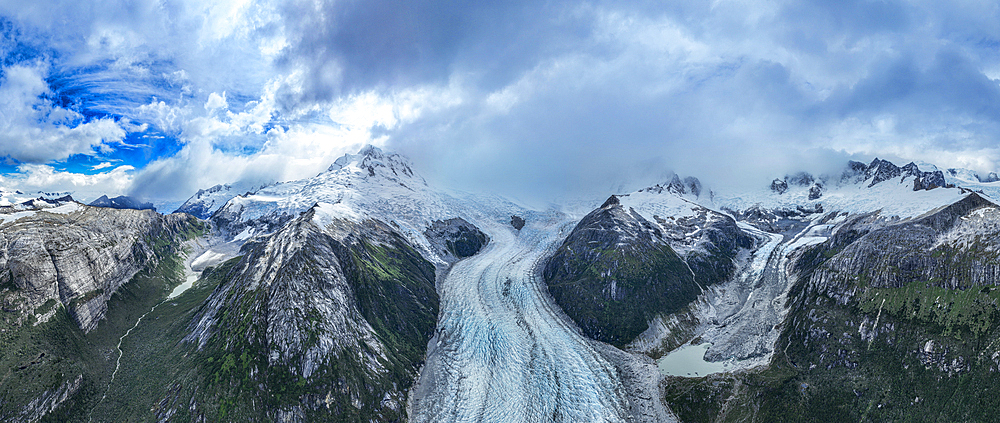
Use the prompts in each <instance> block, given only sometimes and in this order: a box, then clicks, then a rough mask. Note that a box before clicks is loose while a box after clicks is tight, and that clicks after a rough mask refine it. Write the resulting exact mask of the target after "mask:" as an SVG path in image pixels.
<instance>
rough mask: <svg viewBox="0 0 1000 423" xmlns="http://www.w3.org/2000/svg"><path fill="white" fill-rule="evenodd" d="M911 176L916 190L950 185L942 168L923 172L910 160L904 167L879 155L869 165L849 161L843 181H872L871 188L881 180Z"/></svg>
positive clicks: (869, 185)
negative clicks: (880, 157) (882, 158)
mask: <svg viewBox="0 0 1000 423" xmlns="http://www.w3.org/2000/svg"><path fill="white" fill-rule="evenodd" d="M910 176H912V177H913V178H914V183H913V190H914V191H921V190H931V189H934V188H938V187H948V184H947V183H946V182H945V179H944V173H943V172H941V171H940V170H935V171H932V172H921V171H920V169H919V168H918V167H917V165H916V164H915V163H913V162H910V163H909V164H907V165H905V166H903V167H898V166H896V165H894V164H892V162H889V161H888V160H881V159H879V158H877V157H876V158H875V160H872V162H871V163H870V164H868V165H867V166H866V165H865V164H864V163H860V162H855V161H850V162H848V168H847V170H845V171H844V174H843V176H841V181H842V182H861V181H870V182H869V184H868V187H869V188H870V187H873V186H875V185H876V184H879V183H881V182H885V181H888V180H891V179H895V178H905V177H910Z"/></svg>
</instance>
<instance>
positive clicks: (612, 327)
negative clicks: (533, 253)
mask: <svg viewBox="0 0 1000 423" xmlns="http://www.w3.org/2000/svg"><path fill="white" fill-rule="evenodd" d="M543 276H544V279H545V282H546V284H547V285H548V287H549V293H551V294H552V297H553V299H555V301H556V303H557V304H559V305H560V306H561V307H562V308H563V310H564V311H566V314H568V315H569V316H570V318H572V319H573V320H574V321H575V322H576V323H577V324H578V325H579V326H580V328H581V329H582V330H583V332H584V334H586V335H587V336H589V337H592V338H594V339H597V340H600V341H604V342H608V343H610V344H613V345H618V346H621V345H624V344H627V343H628V342H629V341H631V340H632V339H634V338H635V337H636V336H637V335H639V334H640V333H642V332H643V331H645V330H646V329H647V327H648V322H649V321H650V320H652V319H653V318H654V317H656V316H657V315H659V314H661V313H671V312H674V311H676V310H678V309H680V308H681V307H683V306H685V305H686V304H688V303H689V302H691V301H692V300H694V298H695V297H697V295H698V294H699V293H700V292H701V289H700V288H699V286H698V284H697V283H696V282H695V280H694V276H693V275H692V273H691V270H690V269H689V268H688V267H687V265H686V264H685V263H684V261H683V260H681V258H680V257H679V256H678V255H677V253H675V252H674V250H673V249H672V248H670V245H669V244H668V243H667V241H666V240H665V239H664V236H663V233H662V232H661V231H660V229H659V228H657V227H656V226H655V225H654V224H652V223H651V222H649V221H648V220H646V219H644V218H643V217H642V216H640V215H639V214H638V213H636V212H635V211H634V210H631V211H626V210H625V209H624V208H623V207H622V206H621V204H620V203H619V200H618V199H617V198H616V197H614V196H612V197H611V198H609V199H608V201H606V202H605V203H604V204H603V205H602V206H601V208H599V209H597V210H594V211H593V212H591V213H590V214H588V215H587V216H586V217H584V218H583V219H582V220H581V221H580V223H579V224H578V225H577V226H576V228H574V229H573V231H572V232H571V233H570V235H569V236H568V237H567V238H566V241H565V242H564V243H563V245H562V246H561V247H559V249H558V250H557V251H556V252H555V254H554V255H553V256H552V257H551V258H550V259H549V261H548V263H547V264H546V265H545V269H544V272H543Z"/></svg>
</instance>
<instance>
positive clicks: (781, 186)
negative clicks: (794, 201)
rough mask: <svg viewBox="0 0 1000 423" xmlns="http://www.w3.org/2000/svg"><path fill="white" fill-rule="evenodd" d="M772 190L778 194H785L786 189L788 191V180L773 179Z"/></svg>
mask: <svg viewBox="0 0 1000 423" xmlns="http://www.w3.org/2000/svg"><path fill="white" fill-rule="evenodd" d="M771 191H774V192H776V193H778V194H784V193H785V191H788V182H785V181H782V180H781V179H775V180H773V181H771Z"/></svg>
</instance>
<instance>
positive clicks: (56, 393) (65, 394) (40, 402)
mask: <svg viewBox="0 0 1000 423" xmlns="http://www.w3.org/2000/svg"><path fill="white" fill-rule="evenodd" d="M82 381H83V375H78V376H77V377H76V378H74V379H73V380H72V381H69V380H67V381H65V382H63V383H62V384H60V385H59V387H58V388H56V389H52V390H48V391H45V392H43V393H42V394H41V395H40V396H38V397H37V398H35V399H34V400H33V401H31V402H30V403H29V404H28V405H26V406H25V407H24V408H23V409H22V410H21V414H20V415H18V416H17V417H15V418H13V419H12V420H10V421H11V422H16V423H30V422H36V421H38V420H40V419H41V418H42V417H45V415H46V414H49V413H51V412H52V411H54V410H55V409H56V407H59V406H60V405H61V404H62V403H64V402H66V400H67V399H69V398H70V397H71V396H73V395H74V394H76V393H77V391H79V390H80V382H82Z"/></svg>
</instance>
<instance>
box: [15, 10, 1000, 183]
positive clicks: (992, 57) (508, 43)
mask: <svg viewBox="0 0 1000 423" xmlns="http://www.w3.org/2000/svg"><path fill="white" fill-rule="evenodd" d="M0 16H3V17H6V19H8V20H9V22H11V24H10V25H8V26H7V27H8V29H9V28H14V29H11V30H8V31H7V33H8V35H7V38H6V40H7V41H10V42H7V43H6V44H4V43H2V42H0V52H3V54H5V55H6V60H7V61H5V62H3V70H2V71H3V78H4V83H3V84H2V85H0V102H3V103H2V104H3V109H0V110H3V111H4V112H5V113H6V114H4V115H3V116H2V117H0V128H2V129H5V131H4V133H3V134H0V150H2V151H0V154H7V155H10V156H11V157H14V158H15V159H18V160H21V161H29V162H33V163H47V162H48V161H51V160H60V159H64V158H65V157H68V156H69V155H72V154H91V155H98V156H99V155H101V154H106V152H107V151H108V150H109V149H111V150H114V149H116V148H120V146H119V144H118V143H120V142H122V140H123V139H124V137H126V136H127V135H128V134H130V133H135V132H137V131H138V129H136V128H139V127H143V126H142V125H147V126H145V127H143V128H148V129H149V130H150V131H159V132H162V133H163V134H164V135H165V136H166V139H168V140H169V142H174V143H177V144H179V145H180V147H178V148H176V149H168V150H169V154H167V155H165V156H155V157H152V158H151V159H150V160H148V161H149V164H148V165H145V164H143V165H141V166H142V168H139V169H136V170H135V171H134V172H133V174H134V176H132V177H131V179H122V180H128V181H130V182H129V183H130V184H131V185H129V186H128V187H127V189H126V190H127V191H128V192H131V193H134V194H139V195H144V196H148V197H154V198H172V199H181V200H182V199H183V198H185V197H187V196H188V195H190V194H191V193H193V192H194V191H195V190H196V189H198V188H204V187H207V186H211V185H214V184H216V183H226V182H233V181H244V182H245V183H247V184H253V183H260V182H263V181H270V180H280V179H291V178H298V177H304V176H311V174H314V173H315V172H318V171H320V170H322V169H324V168H325V167H326V166H327V165H328V164H329V162H330V161H332V160H333V159H335V158H336V157H337V156H339V155H340V154H343V153H345V152H352V150H356V149H357V148H358V147H360V146H361V145H362V144H364V143H369V142H374V143H376V144H378V145H384V146H386V147H387V148H389V149H395V150H399V151H401V152H403V153H406V154H408V155H410V156H412V157H413V158H414V160H415V161H416V162H417V166H418V168H419V169H422V171H423V173H425V174H428V176H431V177H432V178H433V179H436V180H438V181H439V182H440V183H442V184H447V185H454V186H459V187H463V188H466V189H470V190H494V191H500V192H502V193H506V194H509V195H515V196H519V197H533V198H539V199H548V198H553V197H556V196H566V197H572V196H577V195H590V194H593V195H594V196H597V195H601V194H603V193H607V192H608V191H613V190H616V189H620V188H622V187H625V186H626V185H629V184H631V185H642V184H648V183H655V182H660V181H659V180H658V178H663V177H665V176H666V175H668V174H669V172H670V171H671V170H673V171H677V172H679V173H683V174H691V175H695V176H699V177H701V178H703V179H706V180H707V181H713V182H715V183H717V184H720V185H722V184H734V183H738V182H739V183H757V182H756V181H765V183H766V181H767V180H770V178H771V177H773V176H776V175H781V174H783V173H786V172H792V171H796V170H803V169H801V168H803V167H808V168H809V169H804V170H812V169H815V168H823V167H829V166H836V165H839V164H840V163H843V161H845V160H847V159H848V158H859V159H870V157H871V156H874V155H878V156H883V157H893V156H895V157H900V158H904V159H916V160H925V161H933V162H936V163H938V164H939V165H941V166H943V167H950V166H969V167H973V168H974V170H979V171H989V170H995V169H996V168H997V167H998V165H1000V153H998V151H1000V150H998V147H997V146H996V145H994V144H995V140H996V139H998V137H1000V122H998V120H1000V76H998V75H1000V53H998V51H1000V50H998V49H997V47H998V46H1000V27H998V26H997V25H996V24H995V22H997V21H998V20H1000V9H998V8H996V7H995V6H994V5H984V4H980V3H977V2H961V3H950V4H941V3H939V2H929V1H922V0H918V1H907V2H903V1H896V0H886V1H867V0H849V1H847V2H829V1H825V0H813V1H805V2H792V1H776V2H768V3H756V2H735V1H728V2H726V1H717V2H695V1H678V2H630V3H621V2H609V1H593V2H586V3H579V2H492V3H491V2H459V3H455V2H448V3H445V2H440V1H406V2H404V1H393V0H376V1H367V2H341V1H305V0H290V1H269V0H232V1H222V2H212V3H204V2H198V1H194V0H167V1H159V0H156V1H153V0H148V1H146V0H140V1H135V2H127V3H122V2H115V1H110V2H105V3H103V4H102V7H92V6H91V5H88V4H85V3H81V2H74V1H68V0H66V1H59V0H53V1H48V2H14V3H8V4H4V5H0ZM11 40H13V41H11ZM12 58H13V59H12ZM7 110H11V111H12V112H10V113H7ZM145 130H146V129H143V131H145ZM29 139H30V140H32V141H33V142H31V143H26V141H27V140H29ZM150 142H151V143H155V142H156V141H150ZM150 151H159V150H156V149H155V148H151V149H150ZM150 154H155V153H150ZM99 161H101V162H110V160H104V159H100V160H99ZM116 163H117V162H116ZM143 163H145V162H143ZM630 187H632V188H634V187H635V186H630Z"/></svg>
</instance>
